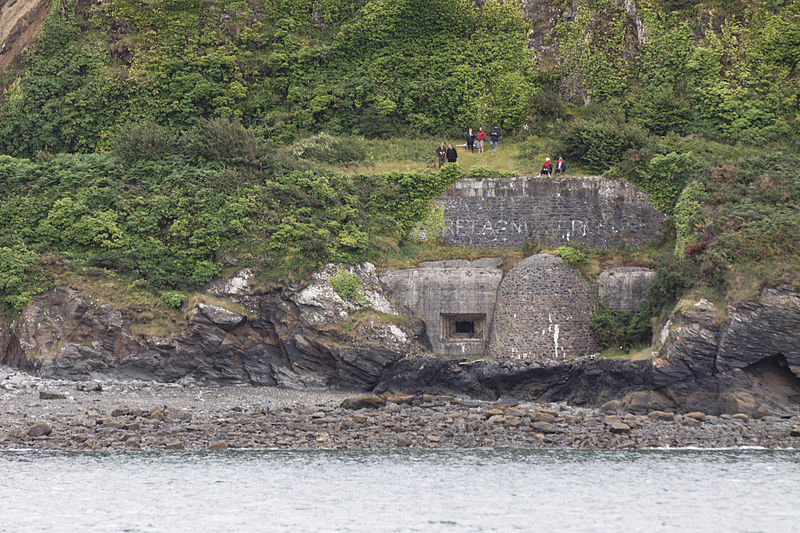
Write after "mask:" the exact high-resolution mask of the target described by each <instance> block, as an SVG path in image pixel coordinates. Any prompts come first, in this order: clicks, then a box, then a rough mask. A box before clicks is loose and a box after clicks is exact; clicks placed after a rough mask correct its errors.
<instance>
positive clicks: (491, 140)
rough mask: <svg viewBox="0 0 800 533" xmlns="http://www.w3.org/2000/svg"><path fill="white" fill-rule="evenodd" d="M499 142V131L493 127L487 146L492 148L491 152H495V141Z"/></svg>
mask: <svg viewBox="0 0 800 533" xmlns="http://www.w3.org/2000/svg"><path fill="white" fill-rule="evenodd" d="M499 140H500V129H499V128H498V127H497V126H495V127H493V128H492V131H490V132H489V146H491V147H492V150H497V141H499Z"/></svg>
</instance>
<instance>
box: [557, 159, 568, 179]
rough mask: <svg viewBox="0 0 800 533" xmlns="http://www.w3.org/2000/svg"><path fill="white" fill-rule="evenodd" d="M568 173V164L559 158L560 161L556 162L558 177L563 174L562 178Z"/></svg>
mask: <svg viewBox="0 0 800 533" xmlns="http://www.w3.org/2000/svg"><path fill="white" fill-rule="evenodd" d="M566 172H567V162H566V161H564V158H563V157H559V158H558V161H556V176H558V175H559V174H561V175H562V176H563V175H564V173H566Z"/></svg>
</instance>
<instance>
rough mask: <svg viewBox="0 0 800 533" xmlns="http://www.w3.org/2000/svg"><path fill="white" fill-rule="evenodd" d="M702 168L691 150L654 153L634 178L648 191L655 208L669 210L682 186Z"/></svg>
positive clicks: (676, 199)
mask: <svg viewBox="0 0 800 533" xmlns="http://www.w3.org/2000/svg"><path fill="white" fill-rule="evenodd" d="M702 169H703V165H702V163H701V162H699V161H697V158H696V157H695V156H694V155H693V154H692V153H691V152H689V153H683V154H678V153H675V152H670V153H668V154H665V155H661V154H656V155H655V156H653V158H652V159H650V161H648V162H647V165H646V166H645V168H644V169H640V170H639V171H638V172H637V173H636V176H635V178H634V180H633V181H634V183H635V184H636V185H638V186H639V187H640V188H641V189H642V190H644V192H646V193H647V195H648V196H649V197H650V201H651V202H652V203H653V205H654V206H655V207H656V209H658V210H659V211H662V212H664V213H667V214H672V213H673V212H674V210H675V204H676V203H677V202H678V197H679V196H680V194H681V191H682V190H683V187H684V186H685V185H686V183H687V182H688V181H690V180H691V179H693V178H696V177H698V176H699V175H700V173H701V172H702Z"/></svg>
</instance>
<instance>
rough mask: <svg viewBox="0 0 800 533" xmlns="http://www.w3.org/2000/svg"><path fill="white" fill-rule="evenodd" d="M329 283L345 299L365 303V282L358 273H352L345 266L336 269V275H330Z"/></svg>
mask: <svg viewBox="0 0 800 533" xmlns="http://www.w3.org/2000/svg"><path fill="white" fill-rule="evenodd" d="M328 283H329V284H330V286H331V288H332V289H333V290H334V292H335V293H336V294H338V295H339V298H341V299H342V300H344V301H346V302H347V301H357V302H359V303H363V302H364V301H365V298H364V284H363V283H362V282H361V278H359V277H358V275H356V274H353V273H350V272H348V271H346V270H344V269H343V268H341V267H340V268H339V269H337V270H336V275H335V276H330V277H328Z"/></svg>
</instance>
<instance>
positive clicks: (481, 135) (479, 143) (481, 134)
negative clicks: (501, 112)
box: [475, 128, 486, 153]
mask: <svg viewBox="0 0 800 533" xmlns="http://www.w3.org/2000/svg"><path fill="white" fill-rule="evenodd" d="M485 139H486V132H485V131H483V128H478V133H477V134H476V135H475V147H476V148H478V152H479V153H483V141H484V140H485Z"/></svg>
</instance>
